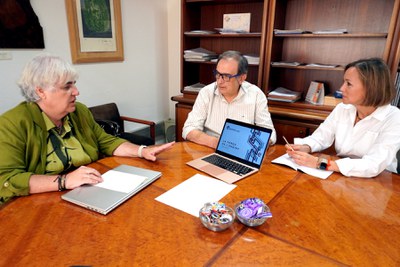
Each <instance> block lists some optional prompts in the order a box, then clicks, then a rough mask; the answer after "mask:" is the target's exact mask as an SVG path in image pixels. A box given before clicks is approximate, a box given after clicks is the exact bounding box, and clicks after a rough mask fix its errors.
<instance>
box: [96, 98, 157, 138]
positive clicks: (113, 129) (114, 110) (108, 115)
mask: <svg viewBox="0 0 400 267" xmlns="http://www.w3.org/2000/svg"><path fill="white" fill-rule="evenodd" d="M89 110H90V111H91V112H92V114H93V117H94V119H95V120H96V122H97V123H98V124H99V125H100V126H101V127H102V128H103V129H104V130H105V131H106V132H107V133H109V134H112V135H114V136H118V137H121V138H124V139H126V140H128V141H130V142H132V143H134V144H137V145H146V146H150V145H154V144H155V125H156V124H155V122H153V121H147V120H141V119H136V118H131V117H126V116H121V115H120V114H119V111H118V107H117V105H116V104H115V103H108V104H103V105H99V106H93V107H89ZM124 121H128V122H133V123H140V124H146V125H148V126H149V132H150V136H143V135H139V134H135V133H130V132H125V131H124Z"/></svg>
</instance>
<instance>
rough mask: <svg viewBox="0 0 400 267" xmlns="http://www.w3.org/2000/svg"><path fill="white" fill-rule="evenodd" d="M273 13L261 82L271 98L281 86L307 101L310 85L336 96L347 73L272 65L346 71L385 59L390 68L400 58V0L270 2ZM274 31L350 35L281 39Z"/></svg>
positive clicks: (285, 37)
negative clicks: (320, 85)
mask: <svg viewBox="0 0 400 267" xmlns="http://www.w3.org/2000/svg"><path fill="white" fill-rule="evenodd" d="M269 12H270V16H269V17H268V22H267V24H268V25H267V32H268V34H267V38H266V54H265V58H264V59H265V62H264V65H265V68H264V69H265V73H264V76H263V82H262V87H263V88H264V90H265V91H266V92H268V91H270V90H273V89H275V88H276V87H279V86H282V87H286V88H288V89H291V90H294V91H300V92H303V98H304V97H305V95H306V93H307V90H308V87H309V85H310V82H311V81H321V82H324V83H325V88H327V89H328V91H327V93H332V92H333V91H335V90H338V89H339V88H340V86H341V84H342V80H343V67H338V68H332V69H330V68H315V67H307V66H298V67H284V66H279V67H277V66H271V62H279V61H288V62H294V61H295V62H300V63H304V64H308V63H322V64H333V65H340V66H345V65H346V64H348V63H350V62H352V61H355V60H357V59H361V58H369V57H381V58H383V59H384V60H385V61H386V62H388V60H389V58H393V57H396V55H395V51H394V50H393V49H392V48H393V47H396V48H397V47H398V45H399V43H398V40H397V41H396V42H395V43H394V42H393V40H394V38H395V35H396V34H398V33H396V30H397V31H398V30H399V28H398V25H397V27H396V24H398V19H399V1H398V0H363V1H356V0H270V1H269ZM274 29H303V30H306V31H310V32H313V31H317V30H327V29H347V31H348V33H344V34H279V35H278V34H274ZM395 66H398V55H397V65H396V64H395ZM392 73H394V70H392Z"/></svg>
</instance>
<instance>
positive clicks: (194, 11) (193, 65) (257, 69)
mask: <svg viewBox="0 0 400 267" xmlns="http://www.w3.org/2000/svg"><path fill="white" fill-rule="evenodd" d="M181 4H182V23H181V27H182V28H181V32H182V44H181V45H182V49H181V52H182V57H181V70H182V80H181V92H182V93H185V92H183V88H184V87H185V86H186V85H191V84H195V83H198V82H201V83H203V84H209V83H211V82H213V81H214V80H215V79H214V77H213V74H212V71H213V70H214V69H215V67H216V65H215V64H216V63H214V62H200V63H199V62H186V61H185V60H184V58H183V51H185V50H187V49H194V48H197V47H202V48H205V49H207V50H210V51H213V52H215V53H217V54H221V53H223V52H224V51H226V50H237V51H240V52H241V53H243V54H256V55H260V54H261V52H262V51H264V44H265V39H264V36H265V34H263V32H264V29H263V25H265V16H264V9H265V8H266V7H265V6H266V5H264V1H261V0H250V1H244V0H236V1H235V0H228V1H223V0H215V1H204V0H203V1H201V0H200V1H194V0H182V1H181ZM230 13H251V19H250V33H248V34H219V33H217V34H185V33H186V32H190V31H193V30H207V31H215V29H216V28H222V27H223V16H224V14H230ZM263 19H264V21H263ZM261 56H262V55H260V57H261ZM262 74H263V73H262V62H261V64H259V65H250V66H249V73H248V80H249V81H250V82H251V83H254V84H258V85H260V86H261V76H262ZM188 94H190V93H188ZM192 94H193V93H192Z"/></svg>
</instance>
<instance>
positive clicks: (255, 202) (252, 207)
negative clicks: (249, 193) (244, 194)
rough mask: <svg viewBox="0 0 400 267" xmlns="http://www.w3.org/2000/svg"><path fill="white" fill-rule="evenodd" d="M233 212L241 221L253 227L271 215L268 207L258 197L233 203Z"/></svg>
mask: <svg viewBox="0 0 400 267" xmlns="http://www.w3.org/2000/svg"><path fill="white" fill-rule="evenodd" d="M235 214H236V217H237V218H238V219H239V221H240V222H241V223H243V224H244V225H247V226H250V227H254V226H259V225H262V224H263V223H265V222H266V221H267V220H268V218H271V217H272V213H271V211H270V209H269V207H268V206H267V205H266V204H265V203H264V202H263V201H262V200H261V199H259V198H248V199H245V200H243V201H240V202H239V203H237V204H236V205H235Z"/></svg>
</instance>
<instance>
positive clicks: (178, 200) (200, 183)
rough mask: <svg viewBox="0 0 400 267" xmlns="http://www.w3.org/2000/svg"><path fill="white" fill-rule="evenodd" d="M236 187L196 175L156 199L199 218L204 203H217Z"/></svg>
mask: <svg viewBox="0 0 400 267" xmlns="http://www.w3.org/2000/svg"><path fill="white" fill-rule="evenodd" d="M235 187H236V185H234V184H228V183H225V182H223V181H220V180H217V179H214V178H211V177H207V176H204V175H200V174H196V175H194V176H192V177H191V178H189V179H187V180H186V181H184V182H182V183H180V184H179V185H177V186H175V187H174V188H172V189H170V190H169V191H167V192H165V193H164V194H162V195H160V196H158V197H157V198H156V200H157V201H160V202H162V203H164V204H166V205H168V206H171V207H173V208H176V209H179V210H181V211H184V212H186V213H189V214H191V215H193V216H196V217H199V211H200V209H201V208H202V207H203V205H204V203H206V202H214V201H219V200H220V199H221V198H223V197H224V196H225V195H227V194H228V193H229V192H230V191H232V190H233V189H234V188H235Z"/></svg>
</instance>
